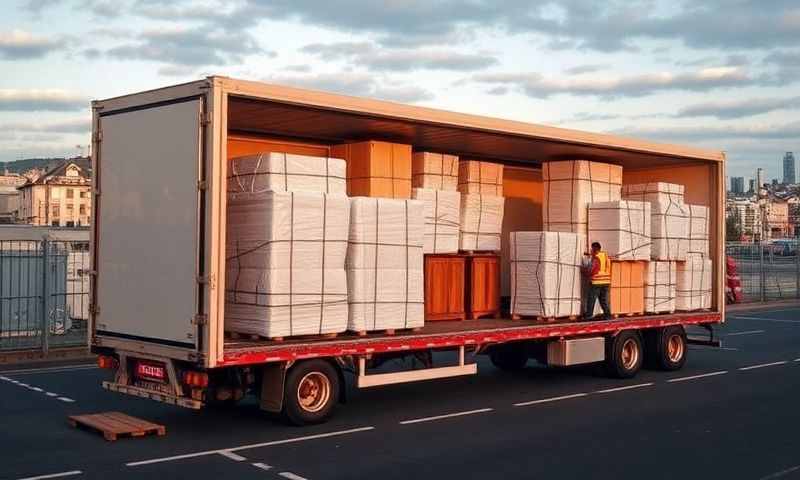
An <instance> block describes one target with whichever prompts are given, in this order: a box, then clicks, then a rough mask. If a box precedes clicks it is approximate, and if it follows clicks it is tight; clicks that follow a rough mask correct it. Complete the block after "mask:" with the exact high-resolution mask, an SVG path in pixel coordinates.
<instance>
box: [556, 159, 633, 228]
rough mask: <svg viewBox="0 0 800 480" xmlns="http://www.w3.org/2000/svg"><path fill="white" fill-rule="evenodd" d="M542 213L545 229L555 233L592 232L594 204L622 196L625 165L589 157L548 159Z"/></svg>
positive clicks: (615, 199) (611, 200)
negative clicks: (589, 230) (585, 158)
mask: <svg viewBox="0 0 800 480" xmlns="http://www.w3.org/2000/svg"><path fill="white" fill-rule="evenodd" d="M542 178H543V181H544V185H543V190H544V197H543V204H542V215H543V217H544V229H545V230H547V231H553V232H574V233H580V234H582V235H584V236H585V235H586V234H587V233H588V232H587V230H588V228H587V224H588V216H589V214H588V210H587V207H588V205H589V204H590V203H598V202H614V201H617V200H620V199H621V188H622V167H620V166H618V165H611V164H609V163H599V162H590V161H587V160H567V161H558V162H546V163H544V164H543V165H542Z"/></svg>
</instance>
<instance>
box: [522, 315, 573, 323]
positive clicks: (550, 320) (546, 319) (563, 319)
mask: <svg viewBox="0 0 800 480" xmlns="http://www.w3.org/2000/svg"><path fill="white" fill-rule="evenodd" d="M578 318H579V317H578V315H570V316H568V317H543V316H541V315H519V314H516V313H515V314H512V315H511V319H512V320H536V321H537V322H542V323H555V322H575V321H577V320H578Z"/></svg>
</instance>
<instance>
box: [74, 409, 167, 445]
mask: <svg viewBox="0 0 800 480" xmlns="http://www.w3.org/2000/svg"><path fill="white" fill-rule="evenodd" d="M67 421H68V422H69V424H70V425H72V426H73V427H76V428H79V427H84V428H88V429H90V430H93V431H96V432H99V433H102V434H103V438H105V439H106V440H108V441H109V442H113V441H115V440H116V439H117V438H119V437H143V436H145V435H148V434H151V435H153V434H154V435H158V436H159V437H161V436H163V435H166V433H167V428H166V427H165V426H164V425H159V424H156V423H152V422H148V421H147V420H142V419H140V418H136V417H131V416H130V415H125V414H124V413H121V412H103V413H92V414H87V415H70V416H69V417H67Z"/></svg>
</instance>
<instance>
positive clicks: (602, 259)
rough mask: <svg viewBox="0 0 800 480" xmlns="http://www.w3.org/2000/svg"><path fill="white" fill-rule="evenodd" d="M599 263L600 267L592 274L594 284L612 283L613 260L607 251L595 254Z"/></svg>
mask: <svg viewBox="0 0 800 480" xmlns="http://www.w3.org/2000/svg"><path fill="white" fill-rule="evenodd" d="M595 258H596V259H597V263H599V264H600V268H599V269H598V270H597V273H595V274H594V275H592V285H610V284H611V260H609V258H608V255H607V254H606V252H597V254H596V255H595Z"/></svg>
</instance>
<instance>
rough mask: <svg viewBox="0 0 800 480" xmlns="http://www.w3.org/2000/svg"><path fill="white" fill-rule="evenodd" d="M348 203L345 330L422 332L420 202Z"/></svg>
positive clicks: (357, 200) (362, 200)
mask: <svg viewBox="0 0 800 480" xmlns="http://www.w3.org/2000/svg"><path fill="white" fill-rule="evenodd" d="M350 202H351V203H350V235H349V240H348V244H347V261H346V271H347V290H348V303H349V307H350V308H349V312H350V314H349V320H348V322H347V329H348V330H351V331H357V332H366V331H370V330H392V329H401V328H416V327H421V326H422V325H423V324H424V322H425V313H424V300H423V287H424V285H423V253H422V245H423V237H424V235H423V213H422V212H423V208H424V207H423V202H421V201H417V200H399V199H388V198H366V197H355V198H351V199H350Z"/></svg>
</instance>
